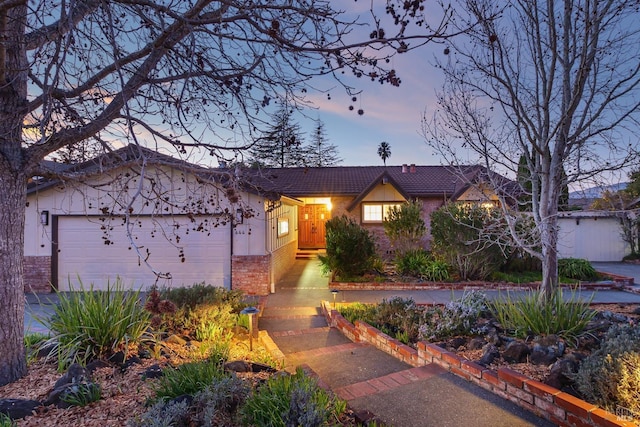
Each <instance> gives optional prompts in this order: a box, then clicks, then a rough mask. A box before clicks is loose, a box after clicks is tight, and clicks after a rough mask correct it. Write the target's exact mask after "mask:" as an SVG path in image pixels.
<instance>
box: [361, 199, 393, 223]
mask: <svg viewBox="0 0 640 427" xmlns="http://www.w3.org/2000/svg"><path fill="white" fill-rule="evenodd" d="M394 206H395V207H400V203H363V204H362V222H363V223H376V222H377V223H381V222H382V220H383V219H385V218H387V217H388V216H389V210H390V209H391V208H392V207H394Z"/></svg>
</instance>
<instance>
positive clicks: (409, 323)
mask: <svg viewBox="0 0 640 427" xmlns="http://www.w3.org/2000/svg"><path fill="white" fill-rule="evenodd" d="M422 311H423V309H422V307H419V306H417V305H416V303H415V301H414V300H413V299H412V298H401V297H393V298H391V299H388V300H387V299H383V300H382V302H381V303H380V304H378V305H377V306H376V312H375V316H374V319H373V322H374V323H372V326H375V327H377V328H378V329H380V330H381V331H383V332H384V333H386V334H387V335H390V336H392V337H394V338H396V339H398V340H399V341H401V342H404V343H405V344H408V343H409V342H415V341H417V339H418V328H419V326H420V319H421V317H422Z"/></svg>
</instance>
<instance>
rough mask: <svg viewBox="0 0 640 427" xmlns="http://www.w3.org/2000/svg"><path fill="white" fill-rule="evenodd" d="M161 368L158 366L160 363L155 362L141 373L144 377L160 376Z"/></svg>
mask: <svg viewBox="0 0 640 427" xmlns="http://www.w3.org/2000/svg"><path fill="white" fill-rule="evenodd" d="M162 375H163V374H162V368H161V367H160V365H158V364H155V365H151V366H149V367H148V368H147V369H146V370H145V371H144V372H143V373H142V377H143V378H144V379H153V378H160V377H161V376H162Z"/></svg>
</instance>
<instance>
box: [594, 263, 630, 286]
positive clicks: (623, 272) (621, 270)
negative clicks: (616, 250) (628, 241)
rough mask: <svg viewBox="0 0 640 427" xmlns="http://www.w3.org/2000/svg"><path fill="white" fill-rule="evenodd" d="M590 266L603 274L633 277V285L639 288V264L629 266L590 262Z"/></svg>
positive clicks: (627, 264) (625, 264)
mask: <svg viewBox="0 0 640 427" xmlns="http://www.w3.org/2000/svg"><path fill="white" fill-rule="evenodd" d="M591 265H592V266H593V268H595V269H596V270H598V271H600V272H603V273H613V274H619V275H620V276H627V277H633V282H634V283H635V285H636V286H640V264H629V263H628V262H592V263H591Z"/></svg>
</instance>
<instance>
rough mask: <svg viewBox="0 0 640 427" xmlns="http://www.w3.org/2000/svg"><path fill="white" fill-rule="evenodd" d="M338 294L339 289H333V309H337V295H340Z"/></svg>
mask: <svg viewBox="0 0 640 427" xmlns="http://www.w3.org/2000/svg"><path fill="white" fill-rule="evenodd" d="M338 292H340V291H339V290H337V289H331V293H332V294H333V309H334V310H335V309H336V295H338Z"/></svg>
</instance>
